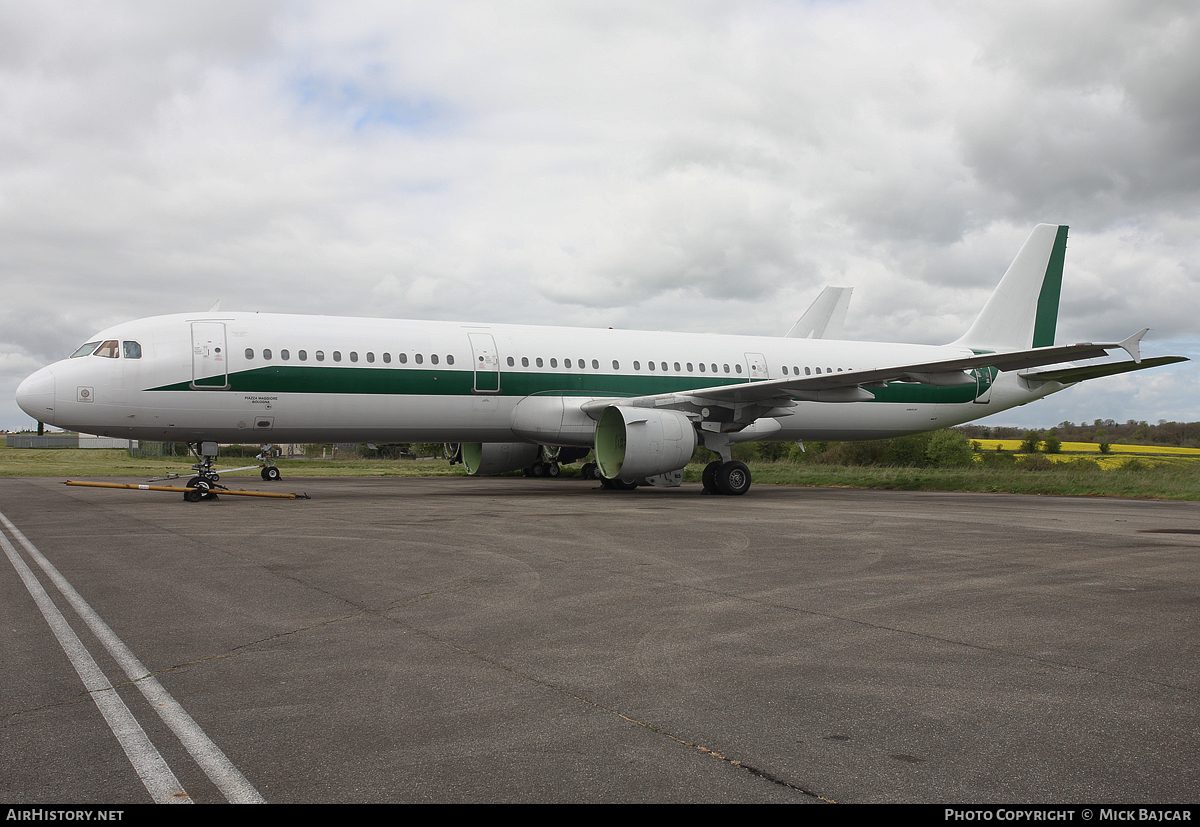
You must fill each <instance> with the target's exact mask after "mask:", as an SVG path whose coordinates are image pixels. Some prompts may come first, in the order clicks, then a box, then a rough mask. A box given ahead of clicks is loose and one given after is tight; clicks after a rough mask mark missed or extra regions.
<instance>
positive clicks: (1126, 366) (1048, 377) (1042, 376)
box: [1021, 356, 1188, 384]
mask: <svg viewBox="0 0 1200 827" xmlns="http://www.w3.org/2000/svg"><path fill="white" fill-rule="evenodd" d="M1186 361H1188V358H1187V357H1186V356H1157V357H1155V358H1153V359H1143V360H1142V361H1141V362H1110V363H1108V364H1104V365H1081V366H1079V367H1073V368H1060V369H1058V370H1030V371H1029V372H1022V373H1021V376H1023V377H1024V378H1026V379H1030V380H1036V381H1039V382H1062V383H1063V384H1068V383H1070V382H1083V381H1085V380H1087V379H1098V378H1100V377H1101V376H1115V375H1116V374H1118V373H1129V372H1130V371H1134V370H1145V369H1146V368H1157V367H1161V366H1163V365H1172V364H1174V363H1176V362H1186Z"/></svg>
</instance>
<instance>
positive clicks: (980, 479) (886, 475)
mask: <svg viewBox="0 0 1200 827" xmlns="http://www.w3.org/2000/svg"><path fill="white" fill-rule="evenodd" d="M989 441H990V442H995V440H989ZM1117 447H1124V448H1140V447H1141V446H1115V445H1114V446H1113V448H1114V450H1115V449H1116V448H1117ZM1181 450H1184V451H1185V453H1183V454H1179V452H1178V451H1175V452H1170V453H1168V452H1165V451H1164V452H1161V454H1160V455H1159V456H1156V457H1154V458H1147V457H1145V456H1143V457H1135V456H1113V455H1111V454H1110V455H1099V453H1098V451H1097V453H1094V454H1093V453H1091V452H1080V453H1078V454H1075V455H1070V454H1058V455H1047V454H1038V455H1035V456H1036V459H1035V460H1034V461H1033V462H1031V463H1030V464H1029V465H1025V464H1024V463H1025V462H1026V460H1027V458H1019V459H1018V461H1017V462H1016V463H1014V464H1011V465H1007V466H1000V467H984V466H982V465H981V464H979V463H976V464H975V465H974V466H971V467H965V468H907V467H866V466H845V465H818V464H815V463H792V462H788V461H786V460H781V461H778V462H767V461H751V462H749V463H747V464H748V465H749V466H750V472H751V475H752V476H753V478H754V481H755V482H756V483H758V484H766V485H803V486H822V487H839V488H875V489H891V490H901V491H977V492H1004V493H1013V494H1060V495H1074V496H1104V497H1144V498H1161V499H1179V500H1200V451H1196V450H1195V449H1181ZM1188 450H1190V453H1186V451H1188ZM985 453H988V452H985ZM1081 454H1082V455H1081ZM1172 454H1174V455H1172ZM1042 458H1045V459H1051V460H1053V461H1052V462H1045V461H1041V460H1042ZM251 464H253V460H248V459H237V458H230V459H228V460H224V461H222V462H220V463H218V468H220V467H225V468H231V467H237V466H240V465H251ZM190 465H191V463H190V462H189V461H188V460H187V459H184V458H181V457H131V456H130V455H129V452H128V451H124V450H115V449H114V450H87V449H72V448H62V449H46V450H37V449H20V448H6V447H0V476H6V477H31V476H50V477H62V478H64V479H66V478H72V477H98V476H99V477H136V478H139V479H148V478H150V477H161V476H166V475H167V474H168V473H176V474H179V475H180V476H184V477H185V476H188V475H189V473H190V471H189V467H190ZM1106 466H1107V467H1106ZM280 468H281V469H282V470H283V474H284V478H285V479H290V478H294V477H364V476H369V477H388V476H404V477H414V476H458V475H461V474H463V470H462V466H461V465H454V466H451V465H449V464H447V463H446V461H445V460H444V459H434V458H429V459H420V460H412V459H403V460H378V459H297V460H283V461H282V462H281V463H280ZM703 468H704V466H703V464H693V465H689V466H688V467H687V469H686V470H685V473H684V479H686V480H688V481H689V482H699V481H700V474H701V472H702V471H703ZM577 469H578V465H576V466H568V467H566V468H564V469H563V474H564V476H575V475H577V474H578V470H577ZM254 476H255V475H254V472H253V471H249V472H242V473H240V474H237V475H235V476H234V477H231V479H233V478H247V479H253V478H254Z"/></svg>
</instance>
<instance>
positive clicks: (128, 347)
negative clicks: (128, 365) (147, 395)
mask: <svg viewBox="0 0 1200 827" xmlns="http://www.w3.org/2000/svg"><path fill="white" fill-rule="evenodd" d="M121 348H122V350H123V352H124V353H125V358H126V359H141V358H142V346H141V345H140V344H138V343H137V342H122V343H121ZM253 352H254V351H251V353H253Z"/></svg>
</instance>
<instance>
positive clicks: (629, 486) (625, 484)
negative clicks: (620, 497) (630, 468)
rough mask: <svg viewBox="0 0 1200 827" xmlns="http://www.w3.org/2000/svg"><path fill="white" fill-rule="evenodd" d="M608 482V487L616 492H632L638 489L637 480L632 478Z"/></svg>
mask: <svg viewBox="0 0 1200 827" xmlns="http://www.w3.org/2000/svg"><path fill="white" fill-rule="evenodd" d="M606 482H607V483H608V487H609V488H611V489H613V490H614V491H632V490H633V489H635V488H637V487H638V484H637V480H635V479H633V478H632V477H627V478H625V479H620V478H618V479H615V480H606Z"/></svg>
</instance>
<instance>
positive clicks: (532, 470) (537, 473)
mask: <svg viewBox="0 0 1200 827" xmlns="http://www.w3.org/2000/svg"><path fill="white" fill-rule="evenodd" d="M529 476H531V477H544V476H546V463H544V462H535V463H534V464H533V465H531V466H529Z"/></svg>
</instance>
